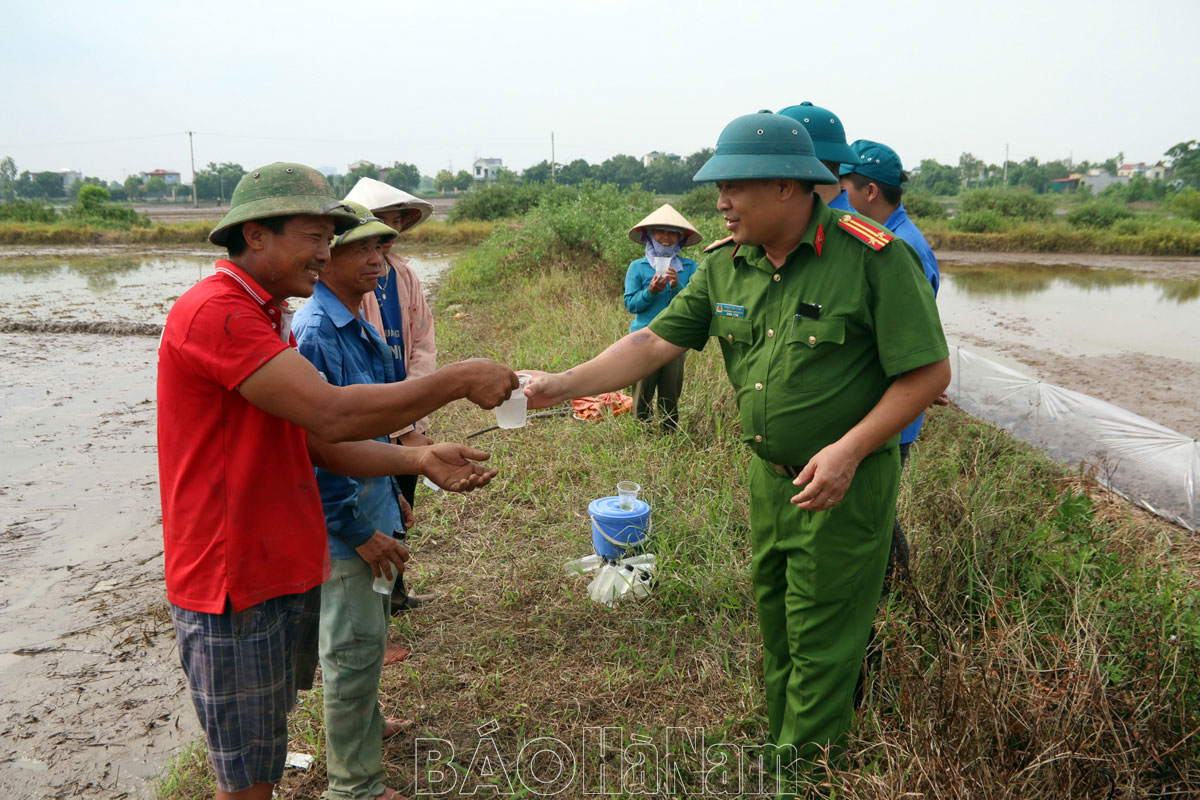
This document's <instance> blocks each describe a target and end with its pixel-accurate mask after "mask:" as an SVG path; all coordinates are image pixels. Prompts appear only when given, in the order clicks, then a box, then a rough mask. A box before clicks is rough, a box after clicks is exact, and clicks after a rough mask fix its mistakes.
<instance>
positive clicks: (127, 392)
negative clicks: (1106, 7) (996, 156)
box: [0, 247, 1200, 798]
mask: <svg viewBox="0 0 1200 800" xmlns="http://www.w3.org/2000/svg"><path fill="white" fill-rule="evenodd" d="M458 252H459V251H456V250H443V251H441V252H411V253H406V255H409V256H411V257H412V259H413V261H412V265H413V266H414V268H416V269H417V271H418V273H419V274H420V275H421V277H422V280H423V282H424V283H425V284H426V286H427V287H428V285H429V284H430V283H432V282H433V281H434V280H435V279H436V276H437V275H438V274H439V273H440V272H441V271H442V270H443V269H445V268H446V266H448V264H449V262H450V260H451V258H452V257H454V256H455V255H457V253H458ZM216 253H219V251H215V250H214V249H213V248H176V249H154V250H147V249H145V248H135V247H128V248H122V247H105V248H22V249H7V250H3V249H0V446H2V447H3V454H4V457H3V459H2V461H0V555H3V557H4V561H5V567H6V569H5V571H4V574H3V576H0V686H3V689H4V691H3V692H2V693H0V797H38V798H40V797H76V796H79V797H106V798H107V797H114V798H115V797H139V796H148V794H149V786H150V783H149V781H150V780H151V779H152V778H153V777H154V776H155V775H157V774H159V772H160V771H161V770H162V769H163V767H164V766H165V765H166V763H167V761H168V759H169V757H170V756H171V755H172V754H173V753H175V752H176V751H177V750H178V749H179V748H180V747H181V746H183V745H184V744H186V743H187V742H190V741H191V740H193V739H194V738H195V736H196V735H197V733H196V723H195V715H194V712H193V711H192V709H191V706H190V702H189V701H188V699H187V697H186V694H185V692H184V688H183V680H182V677H183V676H182V671H181V670H180V669H179V666H178V661H177V658H176V654H175V651H174V636H173V632H172V630H171V626H170V622H169V618H168V617H167V616H166V614H165V591H164V587H163V582H162V532H161V521H160V518H159V497H158V486H157V465H156V462H155V431H154V370H155V349H156V347H157V343H158V339H157V334H158V330H159V328H160V326H161V325H162V322H163V321H164V320H165V318H166V314H167V311H168V310H169V308H170V306H171V304H172V303H173V302H174V301H175V299H176V298H178V297H179V295H180V294H182V293H183V292H184V291H185V290H186V289H187V288H188V287H190V286H191V285H192V284H193V283H195V282H196V281H197V280H199V279H200V278H202V277H204V276H206V275H208V274H210V273H211V271H212V268H213V262H214V260H215V257H216V255H215V254H216ZM939 257H940V258H941V260H942V264H943V283H942V289H941V294H940V297H939V303H938V305H939V308H940V310H941V313H942V318H943V321H944V324H945V327H946V331H947V335H948V338H950V339H951V341H953V342H955V343H958V344H962V345H963V346H964V347H967V348H969V349H973V350H975V351H976V352H978V353H979V354H980V355H984V356H987V357H996V358H998V359H1000V360H1003V361H1005V362H1006V363H1008V364H1009V365H1010V366H1013V367H1014V368H1016V369H1019V370H1021V371H1023V372H1026V373H1028V374H1032V375H1035V376H1036V377H1039V378H1041V379H1043V380H1046V381H1050V382H1053V383H1057V384H1060V385H1063V386H1065V387H1067V388H1071V389H1075V390H1077V391H1082V392H1086V393H1088V394H1091V395H1094V396H1096V397H1099V398H1101V399H1104V400H1108V401H1109V402H1112V403H1115V404H1117V405H1120V406H1123V407H1125V408H1128V409H1129V410H1131V411H1135V412H1137V413H1139V414H1142V415H1143V416H1146V417H1149V418H1150V419H1153V420H1155V421H1157V422H1160V423H1162V424H1164V425H1167V426H1168V427H1172V428H1174V429H1176V430H1178V431H1180V432H1183V433H1188V434H1189V435H1193V436H1196V435H1200V400H1198V399H1197V398H1200V324H1198V320H1200V261H1196V260H1181V259H1153V258H1141V259H1138V258H1129V257H1112V258H1109V257H1105V256H1091V255H1089V256H1038V257H1030V256H1014V255H1013V254H1003V255H997V254H984V253H939ZM614 291H615V290H614ZM99 331H110V332H121V333H125V334H127V335H113V333H100V332H99Z"/></svg>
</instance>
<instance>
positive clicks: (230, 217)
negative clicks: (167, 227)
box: [208, 161, 358, 246]
mask: <svg viewBox="0 0 1200 800" xmlns="http://www.w3.org/2000/svg"><path fill="white" fill-rule="evenodd" d="M295 214H313V215H315V216H327V217H330V218H331V219H333V222H334V226H335V227H334V230H335V232H337V233H341V232H342V231H344V230H347V229H348V228H350V227H352V226H354V225H357V224H358V215H357V214H355V213H354V212H353V211H351V210H350V209H349V208H347V207H346V206H345V204H343V203H342V201H341V200H338V199H337V195H335V194H334V193H333V189H332V187H330V185H329V181H327V180H325V176H324V175H322V174H321V173H319V172H317V171H316V170H315V169H313V168H312V167H306V166H304V165H303V164H289V163H286V162H283V161H276V162H275V163H274V164H268V165H267V166H265V167H259V168H258V169H256V170H254V171H253V172H247V173H246V174H245V175H243V176H242V179H241V180H240V181H238V185H237V188H236V189H234V190H233V197H232V198H230V202H229V213H228V214H226V215H225V218H224V219H223V220H221V221H220V222H218V223H217V227H215V228H213V231H212V233H210V234H209V235H208V240H209V241H210V242H212V243H213V244H216V245H221V246H224V245H225V240H226V238H227V236H228V232H229V229H230V228H232V227H234V226H236V225H241V224H242V223H243V222H249V221H250V220H254V219H267V218H268V217H288V216H292V215H295Z"/></svg>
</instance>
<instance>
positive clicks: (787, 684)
mask: <svg viewBox="0 0 1200 800" xmlns="http://www.w3.org/2000/svg"><path fill="white" fill-rule="evenodd" d="M899 485H900V456H899V454H898V452H897V450H896V448H894V447H893V448H891V449H889V450H886V451H883V452H879V453H874V454H872V455H869V456H867V457H866V458H865V459H863V461H862V463H861V464H859V466H858V470H857V472H856V473H855V475H854V480H853V481H851V483H850V488H849V490H848V491H847V493H846V496H845V498H843V500H842V501H841V502H840V503H839V504H838V505H837V506H835V507H834V508H833V509H831V510H829V511H804V510H802V509H799V508H797V507H796V506H794V505H793V504H792V503H791V502H790V498H791V497H793V496H794V495H796V494H797V493H798V492H799V491H800V490H799V489H798V488H796V487H795V486H793V485H792V481H791V479H790V478H787V477H784V476H782V475H780V474H779V473H777V472H775V470H773V469H772V468H771V466H770V465H769V464H768V463H767V462H765V461H763V460H761V459H759V458H755V459H754V460H753V462H752V464H751V467H750V527H751V531H752V533H751V537H752V542H753V555H752V560H751V575H752V577H753V579H754V596H755V599H756V601H757V602H758V619H759V627H760V629H761V631H762V637H763V673H764V682H765V686H766V694H767V712H768V715H769V718H770V727H771V733H770V739H769V742H768V743H769V744H771V745H776V746H778V747H780V748H784V751H783V753H787V752H792V751H791V750H790V748H794V754H795V755H797V756H799V757H800V758H801V759H804V760H806V761H807V760H812V759H814V758H816V757H817V755H818V754H819V750H818V748H819V747H821V746H826V745H832V746H833V748H835V749H836V748H837V747H838V746H839V745H840V744H841V742H842V740H843V738H844V735H845V733H846V731H847V730H848V729H849V728H850V723H851V721H852V720H853V715H854V686H855V681H856V680H857V678H858V675H859V671H860V670H861V669H862V664H863V656H864V654H865V652H866V647H867V638H868V636H869V635H870V632H871V624H872V622H873V620H874V618H875V609H876V606H877V605H878V603H879V590H880V587H881V586H882V584H883V571H884V567H885V566H886V564H887V558H888V548H889V546H890V544H891V539H892V522H893V520H894V519H895V516H896V493H897V491H898V489H899ZM783 753H781V756H782V755H783Z"/></svg>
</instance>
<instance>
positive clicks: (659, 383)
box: [633, 351, 687, 428]
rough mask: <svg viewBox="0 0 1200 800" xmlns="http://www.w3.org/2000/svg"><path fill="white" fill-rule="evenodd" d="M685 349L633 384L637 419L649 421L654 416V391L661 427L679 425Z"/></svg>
mask: <svg viewBox="0 0 1200 800" xmlns="http://www.w3.org/2000/svg"><path fill="white" fill-rule="evenodd" d="M685 360H687V351H684V352H682V353H680V354H679V358H676V359H673V360H671V361H669V362H667V363H666V364H663V365H662V366H661V367H659V368H658V369H656V370H655V371H654V372H651V373H650V374H649V375H647V376H646V377H644V378H642V379H641V380H640V381H638V382H637V383H635V384H634V385H633V408H634V411H635V413H636V414H637V417H638V419H640V420H644V421H647V422H648V421H649V420H650V419H652V418H653V416H654V393H655V392H656V391H657V392H658V409H659V411H661V412H662V415H663V420H662V424H663V427H666V428H678V427H679V395H680V393H682V392H683V362H684V361H685Z"/></svg>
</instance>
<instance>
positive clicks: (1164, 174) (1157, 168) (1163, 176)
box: [1146, 161, 1175, 181]
mask: <svg viewBox="0 0 1200 800" xmlns="http://www.w3.org/2000/svg"><path fill="white" fill-rule="evenodd" d="M1173 177H1175V170H1173V169H1171V168H1170V167H1168V166H1167V165H1166V164H1164V163H1163V162H1161V161H1159V162H1157V163H1155V165H1154V166H1153V167H1150V168H1149V169H1147V170H1146V180H1149V181H1165V180H1170V179H1171V178H1173Z"/></svg>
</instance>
